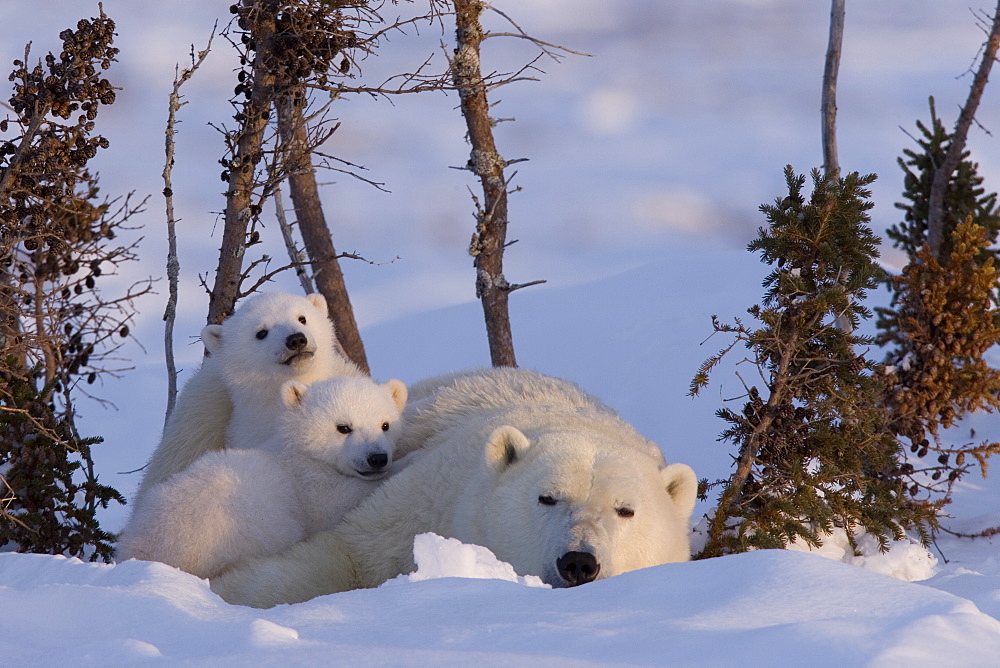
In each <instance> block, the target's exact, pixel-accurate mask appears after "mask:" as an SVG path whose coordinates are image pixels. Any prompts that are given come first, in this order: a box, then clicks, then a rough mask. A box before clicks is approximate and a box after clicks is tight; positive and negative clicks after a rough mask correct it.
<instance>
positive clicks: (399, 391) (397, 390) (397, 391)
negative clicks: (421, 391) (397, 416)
mask: <svg viewBox="0 0 1000 668" xmlns="http://www.w3.org/2000/svg"><path fill="white" fill-rule="evenodd" d="M382 387H384V388H385V389H387V390H389V394H390V395H391V396H392V400H393V402H394V403H395V404H396V410H398V411H399V412H400V413H402V412H403V407H404V406H406V397H407V395H408V394H409V393H408V392H407V390H406V383H404V382H403V381H401V380H397V379H395V378H390V379H389V380H387V381H385V382H384V383H382Z"/></svg>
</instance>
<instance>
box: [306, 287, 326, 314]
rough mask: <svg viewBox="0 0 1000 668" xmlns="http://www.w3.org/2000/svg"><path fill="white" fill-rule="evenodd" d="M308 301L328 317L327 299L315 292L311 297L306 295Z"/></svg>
mask: <svg viewBox="0 0 1000 668" xmlns="http://www.w3.org/2000/svg"><path fill="white" fill-rule="evenodd" d="M306 299H308V300H309V303H311V304H312V305H313V306H315V307H316V309H317V310H319V311H321V312H322V313H323V315H326V313H327V307H326V297H324V296H323V295H321V294H320V293H318V292H314V293H312V294H311V295H306Z"/></svg>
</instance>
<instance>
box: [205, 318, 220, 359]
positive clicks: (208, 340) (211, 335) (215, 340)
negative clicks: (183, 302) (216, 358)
mask: <svg viewBox="0 0 1000 668" xmlns="http://www.w3.org/2000/svg"><path fill="white" fill-rule="evenodd" d="M201 342H202V343H204V344H205V348H206V349H207V350H208V352H209V353H211V354H213V355H214V354H215V353H217V352H219V351H220V350H222V325H205V326H204V327H202V329H201Z"/></svg>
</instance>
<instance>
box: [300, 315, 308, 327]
mask: <svg viewBox="0 0 1000 668" xmlns="http://www.w3.org/2000/svg"><path fill="white" fill-rule="evenodd" d="M299 322H301V323H302V324H303V325H304V324H306V317H305V316H304V315H300V316H299Z"/></svg>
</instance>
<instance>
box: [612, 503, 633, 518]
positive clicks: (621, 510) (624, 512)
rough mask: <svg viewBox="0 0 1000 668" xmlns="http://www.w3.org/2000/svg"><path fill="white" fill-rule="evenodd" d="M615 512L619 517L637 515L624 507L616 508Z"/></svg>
mask: <svg viewBox="0 0 1000 668" xmlns="http://www.w3.org/2000/svg"><path fill="white" fill-rule="evenodd" d="M615 512H616V513H618V517H632V516H634V515H635V511H634V510H632V509H631V508H626V507H625V506H622V507H621V508H615Z"/></svg>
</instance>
